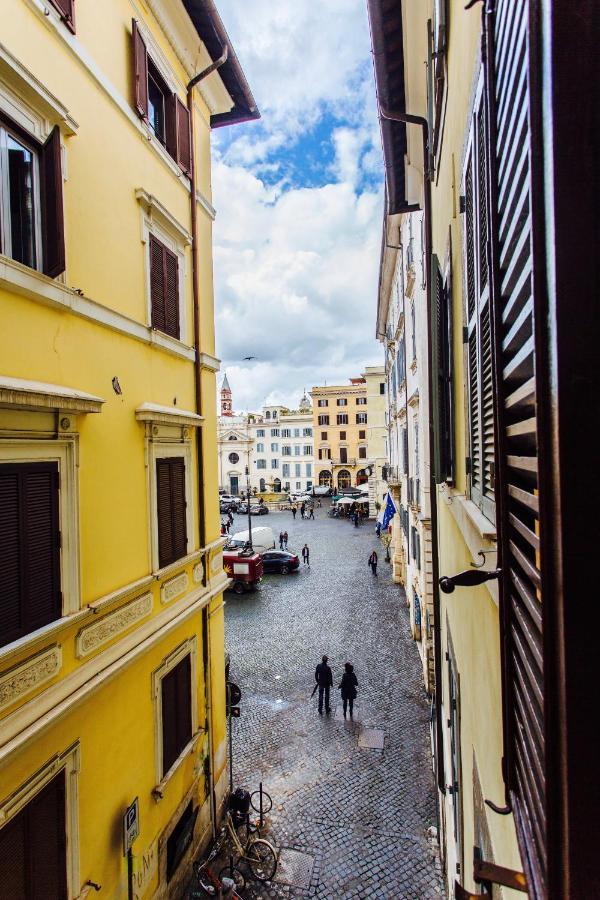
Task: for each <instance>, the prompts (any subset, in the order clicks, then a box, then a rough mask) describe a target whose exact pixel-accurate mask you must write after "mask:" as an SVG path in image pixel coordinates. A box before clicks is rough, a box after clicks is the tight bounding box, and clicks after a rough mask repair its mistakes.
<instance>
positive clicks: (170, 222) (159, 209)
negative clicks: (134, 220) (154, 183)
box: [135, 188, 192, 246]
mask: <svg viewBox="0 0 600 900" xmlns="http://www.w3.org/2000/svg"><path fill="white" fill-rule="evenodd" d="M135 198H136V200H137V201H138V203H139V204H140V206H141V207H142V209H143V210H144V212H145V213H146V214H147V215H149V216H150V218H151V220H154V219H158V221H159V223H160V224H162V225H163V227H165V228H167V229H168V230H169V231H172V232H174V233H175V234H176V235H177V237H178V238H179V239H180V240H181V241H183V243H184V244H185V245H186V246H188V245H189V244H191V243H192V236H191V234H190V233H189V231H188V230H187V228H185V227H184V226H183V225H182V224H181V223H180V222H178V221H177V219H176V218H175V216H173V215H171V213H170V212H169V210H168V209H167V208H166V206H163V204H162V203H161V202H160V200H157V198H156V197H154V196H153V195H152V194H149V193H148V192H147V191H145V190H144V189H143V188H137V189H136V192H135Z"/></svg>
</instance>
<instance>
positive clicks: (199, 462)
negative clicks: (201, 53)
mask: <svg viewBox="0 0 600 900" xmlns="http://www.w3.org/2000/svg"><path fill="white" fill-rule="evenodd" d="M228 54H229V51H228V48H227V45H225V46H224V47H223V52H222V53H221V56H220V57H219V58H218V59H217V60H215V62H213V63H211V64H210V65H209V66H207V67H206V68H205V69H203V70H202V71H201V72H198V74H197V75H194V77H193V78H192V80H191V81H190V83H189V84H188V86H187V107H188V110H189V114H190V144H191V173H190V208H191V220H192V295H193V309H194V347H195V354H194V388H195V394H196V412H197V414H198V415H199V416H201V415H202V377H201V375H202V373H201V367H200V292H199V288H198V277H199V266H198V222H197V209H196V153H195V141H194V96H193V94H194V88H195V87H196V85H197V84H199V83H200V82H201V81H203V80H204V79H205V78H207V77H208V76H209V75H211V74H212V73H213V72H216V70H217V69H219V68H220V67H221V66H222V65H223V63H224V62H226V60H227V56H228ZM196 467H197V480H198V532H199V539H200V546H201V547H205V546H206V521H205V516H204V495H203V491H202V486H203V483H204V479H203V477H202V474H203V470H204V463H203V453H202V431H201V429H197V433H196ZM204 584H205V586H206V571H205V577H204ZM202 643H203V657H204V664H205V669H204V683H205V685H206V724H207V730H208V782H209V794H210V810H211V816H210V819H211V828H212V836H213V839H214V838H215V836H216V827H217V798H216V796H215V772H214V760H213V739H212V736H213V721H212V711H213V703H212V678H211V671H210V669H211V654H210V621H209V617H208V611H207V610H206V609H205V610H203V612H202Z"/></svg>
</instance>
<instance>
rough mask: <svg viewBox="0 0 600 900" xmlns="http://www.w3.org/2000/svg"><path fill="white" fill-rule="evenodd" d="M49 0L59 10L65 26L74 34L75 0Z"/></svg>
mask: <svg viewBox="0 0 600 900" xmlns="http://www.w3.org/2000/svg"><path fill="white" fill-rule="evenodd" d="M51 2H52V3H53V5H54V6H55V7H56V9H57V10H58V11H59V13H60V17H61V19H62V20H63V22H64V23H65V25H66V26H67V28H69V30H70V31H72V32H73V34H75V0H51Z"/></svg>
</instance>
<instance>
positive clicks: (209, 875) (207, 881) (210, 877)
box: [191, 832, 246, 900]
mask: <svg viewBox="0 0 600 900" xmlns="http://www.w3.org/2000/svg"><path fill="white" fill-rule="evenodd" d="M224 836H225V835H224V832H222V833H221V837H220V839H219V840H217V841H216V842H215V845H214V847H213V848H212V850H211V852H210V853H209V855H208V857H207V858H206V859H205V860H203V861H202V862H198V861H196V862H194V863H193V870H194V878H195V879H196V884H197V885H198V887H199V888H200V889H201V890H202V891H203V893H204V894H205V895H206V896H207V897H217V896H219V892H220V890H221V888H222V887H223V880H222V879H223V878H225V877H227V878H231V880H232V881H233V883H234V884H235V890H234V892H233V895H232V896H233V898H234V900H242V898H241V897H240V893H239V892H241V891H243V890H244V889H245V887H246V878H245V876H244V873H243V872H240V870H239V869H238V868H237V867H236V866H234V865H233V860H232V859H230V860H229V864H228V865H226V866H223V867H222V868H221V869H220V870H219V873H218V875H217V874H216V873H215V872H214V870H213V869H211V867H210V863H211V862H212V861H213V859H216V857H217V856H218V855H219V853H220V851H221V847H222V845H223V839H224ZM191 896H192V898H193V897H195V896H196V895H195V893H192V895H191Z"/></svg>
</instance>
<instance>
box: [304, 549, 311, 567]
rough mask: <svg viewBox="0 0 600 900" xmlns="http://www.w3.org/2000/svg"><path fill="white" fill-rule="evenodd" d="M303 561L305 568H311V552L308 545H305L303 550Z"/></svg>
mask: <svg viewBox="0 0 600 900" xmlns="http://www.w3.org/2000/svg"><path fill="white" fill-rule="evenodd" d="M302 561H303V563H304V565H305V566H310V550H309V549H308V544H305V545H304V547H303V548H302Z"/></svg>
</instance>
